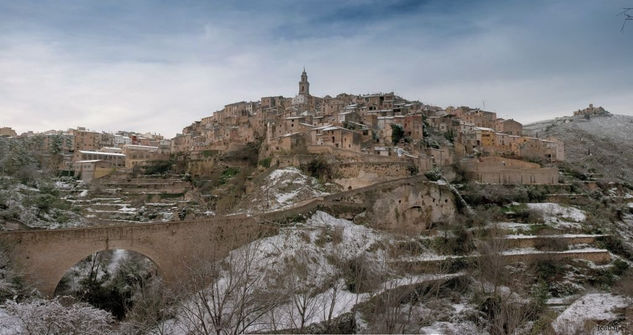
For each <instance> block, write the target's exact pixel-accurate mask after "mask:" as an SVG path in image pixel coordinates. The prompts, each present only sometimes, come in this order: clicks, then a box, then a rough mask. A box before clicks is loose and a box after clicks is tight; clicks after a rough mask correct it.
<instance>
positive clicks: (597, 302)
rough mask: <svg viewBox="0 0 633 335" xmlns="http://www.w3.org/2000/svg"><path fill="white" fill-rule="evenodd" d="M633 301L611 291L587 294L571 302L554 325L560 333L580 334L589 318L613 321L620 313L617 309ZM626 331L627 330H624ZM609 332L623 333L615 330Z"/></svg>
mask: <svg viewBox="0 0 633 335" xmlns="http://www.w3.org/2000/svg"><path fill="white" fill-rule="evenodd" d="M632 303H633V299H631V298H629V297H623V296H617V295H612V294H609V293H591V294H587V295H585V296H583V297H581V298H580V299H578V300H576V301H575V302H574V303H573V304H571V305H570V306H569V307H568V308H567V309H566V310H565V311H564V312H563V313H561V314H560V315H559V316H558V318H556V320H554V322H552V327H553V328H554V330H555V331H556V333H558V334H578V332H579V331H582V330H583V329H584V323H585V321H587V320H594V321H612V320H615V319H616V318H617V317H618V315H617V314H616V309H621V308H625V307H627V306H630V305H631V304H632ZM623 331H625V330H623ZM609 334H623V333H619V332H613V333H609Z"/></svg>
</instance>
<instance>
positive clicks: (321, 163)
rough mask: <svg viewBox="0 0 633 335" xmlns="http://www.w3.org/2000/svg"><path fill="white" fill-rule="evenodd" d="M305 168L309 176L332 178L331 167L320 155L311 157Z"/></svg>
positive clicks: (324, 178)
mask: <svg viewBox="0 0 633 335" xmlns="http://www.w3.org/2000/svg"><path fill="white" fill-rule="evenodd" d="M306 170H307V172H308V174H310V176H312V177H314V178H318V179H322V180H327V179H330V178H332V168H331V167H330V164H329V163H328V162H326V161H325V159H324V158H323V157H322V156H319V157H316V158H314V159H312V160H311V161H310V162H309V163H308V165H307V166H306Z"/></svg>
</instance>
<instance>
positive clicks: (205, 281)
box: [179, 243, 277, 334]
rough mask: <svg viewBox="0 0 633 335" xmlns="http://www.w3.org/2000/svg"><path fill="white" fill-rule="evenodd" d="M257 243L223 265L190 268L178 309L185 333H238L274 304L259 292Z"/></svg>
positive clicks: (259, 317)
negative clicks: (190, 271)
mask: <svg viewBox="0 0 633 335" xmlns="http://www.w3.org/2000/svg"><path fill="white" fill-rule="evenodd" d="M258 251H259V249H258V244H257V243H253V244H249V245H247V246H245V247H243V248H241V249H238V250H235V251H233V252H231V253H230V254H229V256H228V257H227V258H226V259H224V260H223V261H222V262H203V264H201V265H200V266H197V267H195V268H194V269H192V273H191V275H190V278H189V280H188V283H187V284H186V285H185V286H186V290H185V291H186V292H188V294H187V295H186V296H185V297H183V299H182V302H181V303H180V306H179V310H180V316H181V318H182V321H184V326H185V328H187V329H186V330H187V331H190V332H194V333H201V334H239V333H244V332H246V331H247V330H248V329H249V328H250V327H251V326H254V325H256V324H257V323H258V322H259V321H260V320H261V319H262V317H263V316H264V315H266V314H268V313H269V312H270V311H271V310H272V309H273V308H274V307H275V306H276V304H277V299H275V297H274V296H271V295H270V294H267V293H265V292H264V291H263V290H261V289H260V287H261V285H260V284H262V278H263V276H261V274H260V273H259V272H258V268H257V267H256V261H257V257H256V255H257V253H258Z"/></svg>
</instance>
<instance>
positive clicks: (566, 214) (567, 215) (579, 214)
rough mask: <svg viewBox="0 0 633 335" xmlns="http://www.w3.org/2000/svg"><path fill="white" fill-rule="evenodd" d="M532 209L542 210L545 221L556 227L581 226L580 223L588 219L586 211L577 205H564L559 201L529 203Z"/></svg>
mask: <svg viewBox="0 0 633 335" xmlns="http://www.w3.org/2000/svg"><path fill="white" fill-rule="evenodd" d="M526 205H527V206H528V208H530V209H536V210H540V211H541V212H542V213H543V219H544V220H545V223H547V224H550V225H552V226H554V227H555V228H580V223H582V222H584V221H585V220H586V219H587V216H586V215H585V212H584V211H582V210H580V209H578V208H575V207H571V206H569V207H564V206H561V205H559V204H557V203H552V202H544V203H528V204H526Z"/></svg>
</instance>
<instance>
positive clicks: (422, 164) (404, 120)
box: [0, 70, 565, 188]
mask: <svg viewBox="0 0 633 335" xmlns="http://www.w3.org/2000/svg"><path fill="white" fill-rule="evenodd" d="M0 136H5V137H18V138H29V137H37V138H39V141H37V144H36V145H38V146H39V148H38V151H39V152H41V153H42V157H46V158H48V157H49V156H50V155H55V156H56V157H57V158H56V166H55V168H56V169H58V170H60V171H66V172H68V173H72V174H74V175H80V176H81V178H82V179H84V180H86V181H90V180H92V179H93V178H97V179H98V178H101V177H103V176H106V175H109V174H111V173H114V172H115V171H116V172H118V173H122V172H123V173H125V172H128V173H129V172H131V171H132V170H133V169H134V168H137V167H143V166H148V165H151V164H152V163H153V162H156V161H161V160H168V159H169V158H170V155H171V157H176V159H179V160H187V162H188V164H189V169H190V172H194V173H196V172H195V171H199V170H200V169H199V168H198V167H199V166H200V164H204V161H205V160H206V161H208V160H209V157H211V156H213V155H215V154H220V153H227V152H236V151H240V150H243V149H244V148H245V147H247V146H248V145H251V144H257V145H258V146H259V147H258V148H259V150H258V152H257V155H258V160H260V161H267V162H269V163H268V164H272V165H275V166H280V167H285V166H292V165H295V166H299V165H302V164H305V163H307V161H309V160H310V159H311V158H310V157H311V155H322V154H327V155H328V157H330V158H331V159H334V160H336V161H337V162H339V163H355V164H356V165H357V167H358V169H359V171H362V172H363V173H369V174H376V177H378V178H381V177H389V174H390V173H393V174H406V173H412V174H417V173H421V174H423V173H425V172H429V171H431V170H433V169H443V168H449V167H458V168H460V169H462V170H463V171H464V172H465V174H466V175H467V176H468V178H470V179H473V180H477V181H480V182H484V183H492V184H556V183H558V172H557V170H556V169H555V168H552V163H555V162H561V161H564V160H565V149H564V144H563V142H561V141H559V140H557V139H555V138H535V137H530V136H525V135H524V134H523V127H522V125H521V123H519V122H517V121H515V120H512V119H507V120H506V119H502V118H498V117H497V114H496V113H494V112H489V111H484V110H481V109H478V108H470V107H463V106H462V107H452V106H450V107H447V108H445V109H443V108H440V107H437V106H432V105H427V104H424V103H422V102H420V101H408V100H406V99H403V98H401V97H399V96H397V95H396V94H394V93H393V92H390V93H375V94H365V95H352V94H346V93H342V94H339V95H337V96H335V97H331V96H325V97H316V96H313V95H311V94H310V82H309V81H308V75H307V73H306V72H305V70H304V71H303V72H302V73H301V76H300V81H299V85H298V92H297V94H296V96H294V97H292V98H287V97H283V96H270V97H262V98H261V99H260V100H259V101H251V102H246V101H241V102H235V103H231V104H228V105H226V106H224V108H223V109H222V110H219V111H216V112H214V113H212V114H211V115H210V116H206V117H203V118H202V119H201V120H199V121H195V122H193V123H192V124H191V125H189V126H187V127H185V128H184V129H183V131H182V133H180V134H177V135H176V137H174V138H173V139H165V138H163V137H162V136H160V135H155V134H138V133H133V132H117V133H116V134H111V133H103V132H102V133H99V132H94V131H89V130H86V129H85V128H82V127H79V128H77V129H69V130H67V131H47V132H43V133H38V134H35V133H32V132H28V133H24V134H21V135H20V136H17V134H15V132H13V131H12V130H11V129H10V128H2V129H0ZM362 163H368V164H365V165H363V164H362ZM369 163H371V165H370V164H369ZM391 163H396V164H397V165H403V164H406V165H407V167H408V170H406V171H400V170H398V169H395V170H394V169H391V168H390V167H389V164H391ZM385 172H386V174H385ZM347 177H348V178H346V179H348V180H347V181H346V182H343V184H344V185H343V186H345V187H346V188H350V187H352V188H353V187H358V186H365V185H366V184H367V182H369V181H363V180H361V179H357V178H355V177H358V175H355V176H353V175H348V176H347ZM391 177H393V176H391ZM372 180H373V181H374V182H375V181H376V180H375V179H373V178H372Z"/></svg>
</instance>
